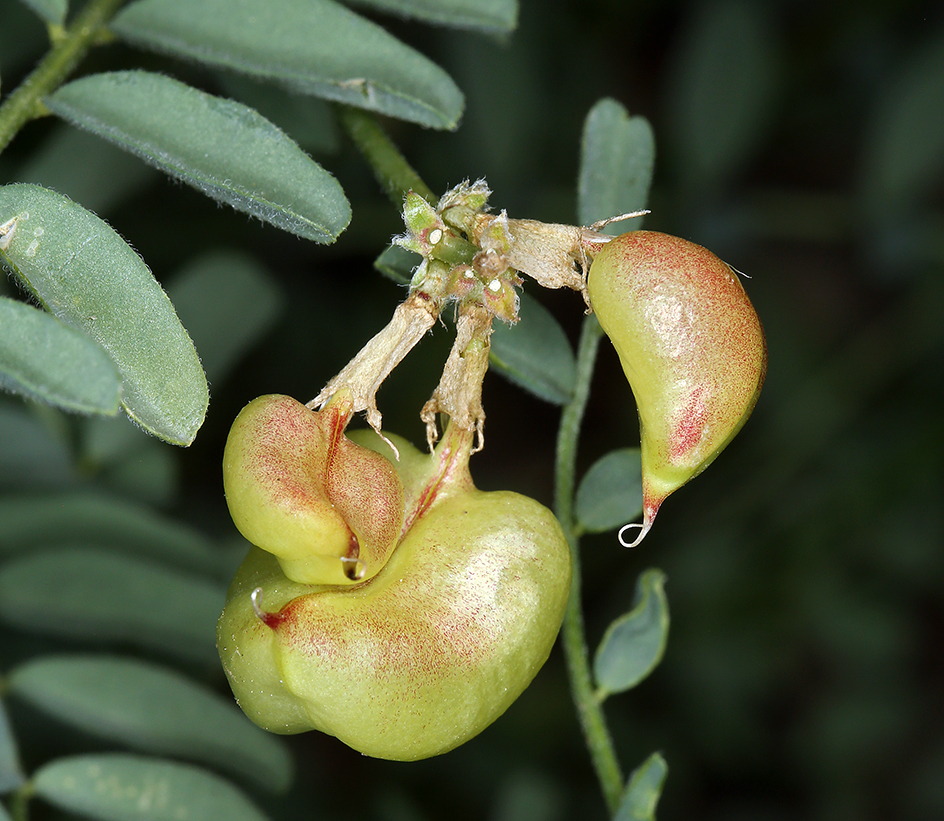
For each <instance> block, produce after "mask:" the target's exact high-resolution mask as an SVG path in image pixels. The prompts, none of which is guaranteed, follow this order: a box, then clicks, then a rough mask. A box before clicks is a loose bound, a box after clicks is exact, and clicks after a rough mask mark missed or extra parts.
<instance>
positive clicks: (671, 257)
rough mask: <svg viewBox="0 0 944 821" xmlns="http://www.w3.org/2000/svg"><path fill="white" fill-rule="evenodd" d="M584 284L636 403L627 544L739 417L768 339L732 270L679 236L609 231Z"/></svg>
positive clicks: (755, 387)
mask: <svg viewBox="0 0 944 821" xmlns="http://www.w3.org/2000/svg"><path fill="white" fill-rule="evenodd" d="M587 289H588V292H589V297H590V304H591V306H592V307H593V310H594V312H595V313H596V315H597V318H598V319H599V321H600V325H601V327H602V328H603V330H604V331H605V332H606V334H607V336H608V337H609V338H610V340H611V341H612V342H613V345H614V347H615V348H616V351H617V353H618V354H619V357H620V362H621V364H622V366H623V371H624V372H625V374H626V377H627V379H628V380H629V383H630V385H631V387H632V389H633V394H634V396H635V397H636V404H637V406H638V411H639V425H640V433H641V440H642V473H643V503H644V505H643V522H642V524H641V525H635V526H634V527H639V528H640V532H639V533H638V534H637V538H636V539H635V541H633V542H631V543H629V545H628V546H632V545H635V544H638V543H639V542H640V541H641V540H642V539H643V537H644V536H645V535H646V533H647V532H648V531H649V529H650V527H651V526H652V522H653V520H654V519H655V517H656V514H657V513H658V510H659V507H660V506H661V504H662V502H663V501H664V500H665V498H666V497H667V496H668V495H669V494H670V493H672V492H673V491H675V490H677V489H678V488H679V487H681V486H682V485H683V484H685V483H686V482H687V481H689V480H690V479H691V478H692V477H694V476H696V475H697V474H698V473H700V472H701V471H702V470H704V469H705V468H706V467H707V466H708V465H709V464H710V463H711V462H712V460H713V459H714V458H715V457H716V456H717V455H718V454H719V453H720V452H721V451H722V450H723V449H724V447H725V446H726V445H727V444H728V442H730V441H731V439H732V438H733V437H734V436H735V434H736V433H737V432H738V431H739V430H740V428H741V426H742V425H743V424H744V422H745V421H746V420H747V417H748V416H749V415H750V413H751V411H752V410H753V408H754V405H755V403H756V402H757V398H758V396H759V394H760V390H761V386H762V385H763V382H764V377H765V375H766V372H767V345H766V341H765V339H764V331H763V328H762V327H761V324H760V320H759V319H758V317H757V313H756V311H755V310H754V307H753V305H751V302H750V300H749V299H748V297H747V294H746V293H745V291H744V288H743V286H742V285H741V283H740V280H739V279H738V277H737V274H735V272H734V271H733V270H732V269H731V268H730V266H728V265H727V264H725V263H724V262H722V261H721V260H720V259H719V258H718V257H716V256H715V255H714V254H712V253H711V252H710V251H708V250H707V249H706V248H703V247H701V246H700V245H695V244H694V243H691V242H688V241H686V240H683V239H679V238H678V237H673V236H670V235H668V234H661V233H657V232H654V231H632V232H629V233H626V234H622V235H621V236H619V237H616V238H615V239H613V240H612V241H610V242H609V243H607V244H606V245H605V246H603V248H602V250H601V251H600V253H599V254H597V256H596V257H595V258H594V260H593V264H592V265H591V267H590V273H589V275H588V279H587ZM620 538H621V539H622V532H621V534H620Z"/></svg>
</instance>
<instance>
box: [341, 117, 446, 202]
mask: <svg viewBox="0 0 944 821" xmlns="http://www.w3.org/2000/svg"><path fill="white" fill-rule="evenodd" d="M337 110H338V117H339V118H340V120H341V125H342V126H344V129H345V131H347V133H348V135H349V136H350V137H351V139H352V140H353V141H354V144H355V145H356V146H357V148H358V150H359V151H360V152H361V154H363V155H364V157H365V159H366V160H367V162H368V163H369V164H370V167H371V168H372V169H373V171H374V176H375V177H376V178H377V182H379V183H380V185H381V187H382V188H383V190H384V191H385V192H386V194H387V196H388V197H390V199H391V201H392V202H393V204H394V205H395V206H396V207H397V210H399V209H401V208H402V207H403V198H404V197H405V196H406V195H407V193H408V192H409V191H415V192H416V193H417V194H419V195H420V196H421V197H422V198H423V199H425V200H426V201H427V202H429V204H430V205H433V206H435V205H436V201H437V199H438V197H437V196H436V195H435V194H434V193H433V192H432V191H431V190H430V188H429V186H428V185H426V183H425V182H423V180H422V178H421V177H420V175H419V174H417V173H416V171H415V170H414V168H413V166H411V165H410V164H409V163H408V162H407V161H406V157H404V156H403V154H401V153H400V149H399V148H397V146H396V145H395V144H394V143H393V141H392V140H391V139H390V137H388V136H387V134H386V132H385V131H384V130H383V129H382V128H381V127H380V123H378V122H377V118H376V117H374V115H373V114H370V113H369V112H367V111H363V110H362V109H359V108H353V107H352V106H347V105H339V106H338V107H337Z"/></svg>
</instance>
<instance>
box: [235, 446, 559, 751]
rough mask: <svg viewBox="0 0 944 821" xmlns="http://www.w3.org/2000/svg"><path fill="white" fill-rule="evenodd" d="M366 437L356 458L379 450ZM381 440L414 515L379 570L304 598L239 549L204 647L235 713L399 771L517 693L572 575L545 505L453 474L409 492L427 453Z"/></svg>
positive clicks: (539, 656)
mask: <svg viewBox="0 0 944 821" xmlns="http://www.w3.org/2000/svg"><path fill="white" fill-rule="evenodd" d="M370 436H373V435H372V434H371V435H370ZM373 438H374V439H376V441H375V442H373V443H372V444H369V445H368V446H370V447H374V448H375V449H377V450H382V448H383V447H385V446H384V445H383V443H381V442H380V440H379V437H375V436H374V437H373ZM390 438H391V439H393V441H394V442H395V444H396V446H397V448H398V450H399V451H400V456H401V458H400V462H399V463H397V464H398V467H399V466H400V465H404V466H405V467H404V469H403V473H404V475H403V476H402V478H403V480H404V484H405V485H406V486H407V487H408V488H410V487H413V488H415V489H416V491H417V493H416V494H415V496H413V495H411V494H408V495H410V496H411V498H410V499H408V502H407V509H408V510H412V511H415V512H416V515H415V517H414V516H411V517H410V523H409V524H408V526H407V529H406V532H405V533H404V534H403V536H402V538H401V539H400V541H399V543H398V545H397V547H396V549H395V550H394V551H393V553H392V554H391V556H390V558H389V560H388V561H387V563H386V564H385V565H384V567H383V568H382V569H381V570H380V571H379V572H378V573H377V575H376V576H374V577H373V578H371V579H369V580H367V581H365V582H362V583H360V584H356V585H353V586H346V587H339V586H324V585H321V586H315V585H305V584H300V583H298V582H293V581H291V580H289V579H287V578H286V576H285V574H284V573H283V572H282V569H281V567H280V565H279V563H278V561H277V560H276V559H275V558H274V557H273V556H271V555H269V554H267V553H265V552H263V551H260V550H256V549H253V550H251V551H250V554H249V556H248V557H247V558H246V560H245V562H244V563H243V565H242V567H240V569H239V571H238V573H237V575H236V578H235V579H234V581H233V584H232V586H231V588H230V591H229V595H228V598H227V604H226V607H225V609H224V611H223V614H222V616H221V618H220V621H219V625H218V633H217V643H218V647H219V650H220V657H221V659H222V661H223V667H224V669H225V671H226V674H227V677H228V679H229V681H230V685H231V687H232V689H233V692H234V694H235V695H236V698H237V700H238V701H239V704H240V706H241V707H242V709H243V710H244V711H245V712H246V714H247V715H248V716H249V717H250V718H251V719H252V720H253V721H254V722H256V723H257V724H259V725H260V726H262V727H264V728H266V729H268V730H270V731H272V732H278V733H297V732H303V731H306V730H310V729H317V730H321V731H322V732H326V733H329V734H331V735H334V736H337V737H338V738H339V739H340V740H341V741H343V742H344V743H345V744H348V745H349V746H351V747H353V748H354V749H356V750H359V751H360V752H362V753H364V754H366V755H370V756H374V757H378V758H387V759H395V760H403V761H409V760H416V759H421V758H426V757H429V756H433V755H437V754H440V753H444V752H447V751H448V750H451V749H453V748H454V747H456V746H458V745H460V744H462V743H463V742H465V741H467V740H468V739H470V738H472V737H473V736H475V735H476V734H478V733H479V732H481V730H483V729H484V728H485V727H487V726H488V725H489V724H491V723H492V722H493V721H494V720H495V719H496V718H498V717H499V716H500V715H501V714H502V713H503V712H504V711H505V710H506V709H507V708H508V706H509V705H510V704H511V703H512V702H513V701H514V700H515V699H516V698H517V697H518V696H519V695H520V694H521V692H522V691H523V690H524V689H525V688H526V687H527V686H528V684H529V683H530V682H531V680H532V679H533V678H534V676H535V675H536V673H537V672H538V670H539V669H540V668H541V666H542V665H543V664H544V662H545V661H546V659H547V657H548V655H549V653H550V650H551V647H552V646H553V643H554V640H555V638H556V636H557V632H558V630H559V628H560V624H561V621H562V619H563V615H564V608H565V607H566V603H567V598H568V595H569V591H570V574H571V565H570V551H569V548H568V546H567V543H566V540H565V539H564V536H563V533H562V532H561V529H560V526H559V524H558V523H557V520H556V519H555V518H554V516H553V514H552V513H551V512H550V511H549V510H548V509H547V508H545V507H543V506H542V505H540V504H539V503H537V502H535V501H534V500H532V499H529V498H527V497H525V496H521V495H519V494H516V493H511V492H506V491H498V492H488V493H486V492H482V491H479V490H477V489H476V488H475V487H474V486H473V485H472V482H471V478H470V477H469V475H468V472H467V469H466V468H465V466H464V465H461V466H459V467H458V469H451V472H450V473H449V474H448V475H447V476H446V477H445V478H442V477H441V476H440V477H438V478H435V479H434V480H433V481H432V482H430V483H426V484H422V483H420V482H417V481H416V479H417V477H418V476H419V475H420V473H423V472H425V473H426V474H427V475H428V476H430V477H436V476H437V470H436V464H435V463H436V460H438V459H439V454H436V453H434V454H430V455H426V456H423V455H421V454H420V453H419V452H418V451H416V450H415V449H414V448H412V446H411V445H409V444H408V443H406V442H405V441H403V440H401V439H399V437H390ZM360 440H361V441H363V440H364V437H360ZM421 465H427V466H430V467H431V469H430V470H428V471H422V470H420V466H421ZM421 484H422V487H421V486H420V485H421Z"/></svg>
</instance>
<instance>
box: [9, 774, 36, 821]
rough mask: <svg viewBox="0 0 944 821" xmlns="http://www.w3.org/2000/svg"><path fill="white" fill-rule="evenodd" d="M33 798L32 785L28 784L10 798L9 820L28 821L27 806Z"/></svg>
mask: <svg viewBox="0 0 944 821" xmlns="http://www.w3.org/2000/svg"><path fill="white" fill-rule="evenodd" d="M32 796H33V785H32V784H31V783H29V782H27V783H26V784H24V785H23V786H22V787H20V788H19V789H18V790H16V792H14V793H13V794H12V795H11V796H10V818H12V819H13V821H29V814H30V813H29V804H30V798H32Z"/></svg>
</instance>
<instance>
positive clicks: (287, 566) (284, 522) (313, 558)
mask: <svg viewBox="0 0 944 821" xmlns="http://www.w3.org/2000/svg"><path fill="white" fill-rule="evenodd" d="M351 415H352V405H351V402H350V398H349V396H348V395H347V394H344V393H339V394H337V395H336V398H335V399H334V400H332V401H331V402H329V403H328V404H327V405H326V406H325V407H324V409H323V410H321V411H312V410H309V409H308V408H306V407H305V406H304V405H302V404H301V403H299V402H296V401H295V400H294V399H292V398H291V397H289V396H279V395H271V396H261V397H259V398H258V399H255V400H253V401H252V402H250V403H249V404H248V405H247V406H246V407H245V408H243V410H242V411H241V412H240V414H239V416H237V417H236V421H235V422H234V423H233V427H232V428H231V429H230V433H229V437H228V438H227V440H226V448H225V450H224V452H223V489H224V491H225V493H226V502H227V505H228V506H229V511H230V515H231V516H232V517H233V521H234V522H235V524H236V527H237V528H239V531H240V532H241V533H242V534H243V536H245V537H246V538H247V539H248V540H249V541H250V542H252V543H253V544H254V545H256V546H257V547H261V548H262V549H263V550H267V551H269V552H270V553H273V554H275V555H276V556H277V557H278V560H279V564H280V565H281V567H282V571H283V572H284V573H285V575H286V576H287V577H288V578H290V579H292V580H293V581H297V582H301V583H304V584H353V583H354V582H357V581H361V580H363V579H367V578H370V577H371V576H373V575H374V574H376V573H377V572H378V571H379V570H380V568H381V567H383V565H384V564H385V563H386V561H387V557H388V556H389V555H390V552H391V551H392V550H393V547H394V545H395V544H396V542H397V539H398V538H399V536H400V527H401V525H402V523H403V487H402V485H401V483H400V480H399V478H398V477H397V474H396V471H395V470H394V468H393V466H392V465H391V464H390V462H389V461H388V460H387V459H384V458H383V457H382V456H381V455H379V454H377V453H374V452H373V451H371V450H368V449H367V448H364V447H361V446H360V445H357V444H355V443H354V442H352V441H351V440H350V439H348V438H347V437H346V436H345V435H344V430H345V427H346V426H347V423H348V420H350V418H351Z"/></svg>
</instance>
